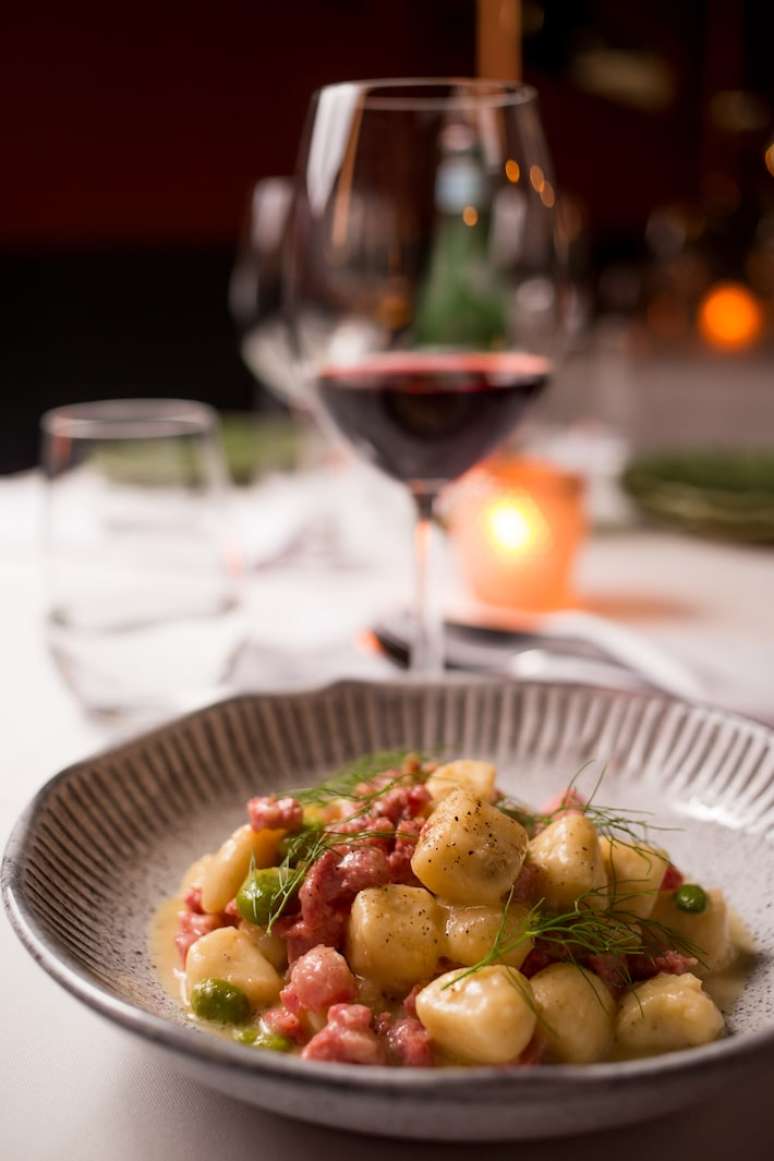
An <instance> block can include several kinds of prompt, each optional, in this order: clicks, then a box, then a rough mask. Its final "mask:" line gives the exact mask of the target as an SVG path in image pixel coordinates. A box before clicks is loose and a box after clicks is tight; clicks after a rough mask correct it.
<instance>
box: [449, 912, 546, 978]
mask: <svg viewBox="0 0 774 1161" xmlns="http://www.w3.org/2000/svg"><path fill="white" fill-rule="evenodd" d="M529 914H530V912H529V908H528V907H524V906H523V905H522V904H521V903H511V905H510V907H509V908H508V914H507V916H506V919H505V924H504V927H503V941H504V942H505V943H511V942H513V941H514V940H517V939H519V936H520V935H521V934H522V932H523V931H524V928H525V927H526V926H527V920H528V919H529ZM502 921H503V913H502V909H501V908H500V907H488V906H480V905H479V906H472V907H459V906H451V907H449V908H447V910H446V923H445V931H446V958H447V959H450V960H452V962H453V963H459V964H462V965H463V967H472V966H473V964H475V963H478V962H479V960H481V959H483V958H484V956H485V955H487V953H488V952H489V951H490V950H491V948H492V945H493V943H494V941H495V939H496V937H497V932H498V931H499V929H500V924H501V923H502ZM532 948H533V940H531V939H522V940H521V942H520V943H519V944H518V946H517V947H514V948H513V949H512V950H511V951H509V952H508V953H507V954H506V955H504V956H503V957H502V959H501V960H500V962H501V963H505V964H509V965H510V966H511V967H521V965H522V964H523V963H524V960H525V959H526V958H527V956H528V955H529V953H530V952H531V951H532Z"/></svg>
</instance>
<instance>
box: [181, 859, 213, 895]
mask: <svg viewBox="0 0 774 1161" xmlns="http://www.w3.org/2000/svg"><path fill="white" fill-rule="evenodd" d="M212 859H213V856H212V855H209V854H208V855H202V856H201V858H199V859H195V860H194V861H193V862H192V863H191V865H190V867H189V868H188V870H187V871H186V873H185V874H184V875H183V877H182V879H181V880H180V894H181V895H185V893H186V891H190V889H191V888H192V887H201V885H202V879H203V878H204V875H205V872H206V870H207V867H209V865H210V863H211V862H212Z"/></svg>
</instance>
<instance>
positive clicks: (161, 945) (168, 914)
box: [150, 895, 188, 1008]
mask: <svg viewBox="0 0 774 1161" xmlns="http://www.w3.org/2000/svg"><path fill="white" fill-rule="evenodd" d="M182 906H183V901H182V899H181V898H180V897H179V896H177V895H176V896H175V897H174V898H172V899H165V900H164V902H163V903H162V904H161V906H160V907H158V908H157V909H156V912H155V914H154V916H153V918H152V920H151V925H150V951H151V958H152V960H153V965H154V967H155V968H156V972H157V974H158V977H159V979H160V981H161V984H162V987H163V988H164V991H165V992H166V993H167V994H168V995H169V996H171V997H172V999H173V1000H174V1001H175V1003H177V1004H182V1005H183V1007H185V1008H187V1007H188V1004H187V1000H186V994H185V972H184V971H183V969H182V967H181V966H180V954H179V952H178V950H177V947H176V946H175V936H176V935H177V922H178V912H179V911H180V910H181V909H182Z"/></svg>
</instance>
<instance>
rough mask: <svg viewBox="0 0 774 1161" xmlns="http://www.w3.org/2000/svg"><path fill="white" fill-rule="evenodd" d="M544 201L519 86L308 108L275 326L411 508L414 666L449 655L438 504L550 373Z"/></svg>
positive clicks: (392, 83)
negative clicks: (434, 567)
mask: <svg viewBox="0 0 774 1161" xmlns="http://www.w3.org/2000/svg"><path fill="white" fill-rule="evenodd" d="M555 203H556V191H555V187H554V180H553V176H552V170H551V163H550V158H549V155H548V151H547V148H546V144H545V141H544V138H543V132H542V128H541V123H540V117H539V114H538V108H537V98H536V94H535V92H534V90H532V89H531V88H529V87H527V86H522V85H515V84H510V83H505V82H499V81H474V80H455V79H448V80H444V79H434V80H389V81H366V82H359V83H347V84H339V85H332V86H329V87H327V88H323V89H321V90H320V91H319V92H318V93H317V94H315V96H314V97H313V99H312V104H311V109H310V113H309V117H308V120H307V125H306V129H305V133H304V138H303V140H302V145H301V151H300V158H299V165H298V172H297V179H296V194H295V198H294V204H293V213H292V217H291V222H290V227H289V236H288V243H287V262H286V272H285V279H286V301H287V315H288V320H289V324H290V330H291V337H292V341H293V343H294V346H295V348H296V350H297V352H298V357H299V360H300V361H301V363H302V365H303V368H304V375H305V381H306V382H307V383H308V384H312V385H313V390H314V391H315V392H316V395H317V398H318V399H319V400H320V403H321V405H322V407H323V408H324V409H325V410H326V412H327V414H328V415H329V417H330V419H331V420H332V421H333V423H334V424H335V425H336V427H337V428H338V429H339V431H340V432H341V433H342V434H343V435H344V436H345V437H346V438H347V439H348V440H349V441H350V443H351V444H352V446H353V447H354V448H355V450H356V451H357V452H358V453H359V454H360V455H361V456H363V457H364V458H365V459H367V460H369V461H370V462H371V463H372V464H374V465H376V466H377V467H378V468H380V469H381V470H382V471H383V472H386V473H387V474H388V475H390V476H392V477H394V478H396V479H398V480H401V481H402V482H403V483H405V484H406V485H407V486H408V488H409V489H410V491H411V494H412V496H413V498H414V501H415V505H416V513H417V527H416V537H415V540H416V558H417V583H416V616H415V625H416V630H415V641H414V649H413V657H412V668H413V670H414V672H415V673H421V674H432V673H436V672H438V671H439V670H440V669H441V667H442V662H443V642H442V636H441V622H440V618H439V616H438V613H437V610H436V609H435V608H434V607H433V604H432V603H431V601H430V600H429V596H430V594H429V593H428V584H427V572H428V544H429V537H430V532H431V522H432V518H433V508H434V503H435V500H436V497H437V495H438V493H439V491H440V490H441V489H442V488H443V487H444V485H445V484H447V483H448V482H449V481H451V480H453V479H455V478H457V477H458V476H460V475H461V474H462V473H464V472H465V471H467V469H468V468H470V467H472V466H473V465H474V464H475V463H476V462H477V461H478V460H480V459H481V458H482V457H483V456H484V455H486V454H487V453H488V452H489V451H490V450H491V449H492V448H493V447H494V446H495V445H496V444H497V443H498V442H499V441H500V440H501V439H503V438H504V437H505V436H506V435H508V434H509V433H510V432H511V431H512V429H513V428H514V427H515V426H516V425H517V424H519V422H520V421H521V419H522V418H523V416H524V414H525V411H526V409H527V407H528V405H529V404H530V403H531V402H532V401H533V400H534V399H536V398H537V396H538V395H539V394H540V392H541V391H542V389H543V388H544V386H545V384H546V383H547V381H548V379H549V376H550V374H551V369H552V366H553V361H554V358H555V355H556V350H557V345H558V343H559V342H560V339H561V335H562V329H563V325H562V324H563V314H564V308H563V299H564V295H563V289H562V258H561V246H560V243H559V239H558V232H557V230H556V228H555V220H554V206H555Z"/></svg>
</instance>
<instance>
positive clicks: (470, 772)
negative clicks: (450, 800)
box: [425, 758, 497, 802]
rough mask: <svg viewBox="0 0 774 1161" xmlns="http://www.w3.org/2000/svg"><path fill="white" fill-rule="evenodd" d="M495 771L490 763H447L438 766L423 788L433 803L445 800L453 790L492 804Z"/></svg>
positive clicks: (468, 760)
mask: <svg viewBox="0 0 774 1161" xmlns="http://www.w3.org/2000/svg"><path fill="white" fill-rule="evenodd" d="M496 776H497V771H496V769H495V767H494V766H493V765H492V763H491V762H474V761H472V759H469V758H462V759H460V760H459V761H457V762H447V763H446V765H445V766H439V767H438V769H437V770H435V771H434V772H433V773H432V774H431V775H430V777H429V778H428V780H427V782H426V783H425V786H426V787H427V789H428V790H429V792H430V797H431V798H432V799H433V801H434V802H440V801H441V799H443V798H447V797H448V795H450V794H451V793H452V792H453V791H454V790H467V791H468V792H469V793H470V794H474V795H475V796H476V798H482V799H483V800H484V802H492V800H493V799H494V794H495V777H496Z"/></svg>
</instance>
